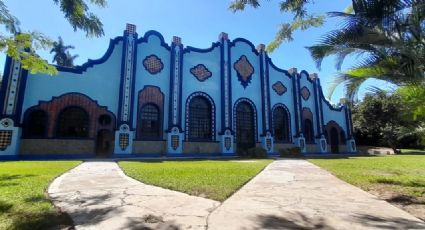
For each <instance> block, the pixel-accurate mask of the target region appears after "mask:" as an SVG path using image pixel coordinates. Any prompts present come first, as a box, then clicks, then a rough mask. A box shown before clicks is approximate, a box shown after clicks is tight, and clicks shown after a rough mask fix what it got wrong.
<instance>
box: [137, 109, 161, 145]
mask: <svg viewBox="0 0 425 230" xmlns="http://www.w3.org/2000/svg"><path fill="white" fill-rule="evenodd" d="M147 106H153V107H154V108H155V109H156V112H157V118H158V119H157V122H158V124H157V127H156V129H157V132H158V135H157V136H156V137H153V136H150V137H149V136H143V134H142V133H143V132H142V129H143V121H142V115H143V109H144V108H146V107H147ZM162 120H163V115H162V113H161V109H160V106H159V105H157V104H156V103H154V102H146V103H144V104H142V105H141V106H140V111H139V113H138V117H137V122H138V123H140V125H138V127H137V128H138V129H139V130H138V131H139V132H138V133H139V137H138V139H140V140H150V141H153V140H162V128H161V127H162Z"/></svg>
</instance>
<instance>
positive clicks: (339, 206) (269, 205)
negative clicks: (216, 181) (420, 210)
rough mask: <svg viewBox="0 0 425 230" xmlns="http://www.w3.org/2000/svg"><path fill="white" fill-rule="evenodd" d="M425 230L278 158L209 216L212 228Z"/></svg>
mask: <svg viewBox="0 0 425 230" xmlns="http://www.w3.org/2000/svg"><path fill="white" fill-rule="evenodd" d="M221 226H226V229H229V230H231V229H297V230H298V229H301V230H303V229H348V230H354V229H425V223H424V222H422V221H420V220H419V219H417V218H415V217H413V216H412V215H410V214H408V213H406V212H404V211H403V210H401V209H398V208H396V207H394V206H392V205H390V204H389V203H387V202H385V201H382V200H379V199H378V198H376V197H375V196H373V195H371V194H369V193H367V192H365V191H363V190H361V189H359V188H357V187H354V186H352V185H350V184H348V183H345V182H343V181H341V180H339V179H338V178H336V177H335V176H333V175H331V174H330V173H328V172H327V171H325V170H323V169H321V168H319V167H317V166H315V165H313V164H311V163H309V162H308V161H305V160H297V159H293V160H292V159H291V160H277V161H275V162H273V163H271V164H270V165H269V166H268V167H267V168H266V169H265V170H264V171H263V172H262V173H260V174H259V175H257V176H256V177H255V178H254V179H252V180H251V181H250V182H249V183H248V184H247V185H246V186H244V187H243V188H242V189H241V190H239V191H238V192H237V193H235V194H234V195H233V196H232V197H230V198H229V199H227V200H226V201H225V202H224V203H223V204H222V205H221V206H220V207H219V208H217V209H216V210H215V211H214V212H213V213H212V214H211V215H210V217H209V228H210V229H222V227H221Z"/></svg>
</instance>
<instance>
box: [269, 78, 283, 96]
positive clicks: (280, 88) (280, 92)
mask: <svg viewBox="0 0 425 230" xmlns="http://www.w3.org/2000/svg"><path fill="white" fill-rule="evenodd" d="M272 89H273V90H274V91H275V92H276V93H277V94H278V95H279V96H282V95H283V94H284V93H285V92H286V87H285V86H284V85H283V83H282V82H280V81H277V82H276V83H274V84H273V85H272Z"/></svg>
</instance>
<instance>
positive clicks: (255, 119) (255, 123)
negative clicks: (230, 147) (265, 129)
mask: <svg viewBox="0 0 425 230" xmlns="http://www.w3.org/2000/svg"><path fill="white" fill-rule="evenodd" d="M242 102H246V103H248V104H249V105H250V106H251V108H252V110H253V112H254V132H255V133H254V136H255V142H258V130H257V129H258V128H257V127H258V125H257V108H256V107H255V104H254V102H252V101H251V100H250V99H248V98H245V97H243V98H239V99H238V100H236V102H235V104H234V105H233V131H235V132H236V114H237V112H236V109H237V108H238V105H239V103H242ZM236 136H237V135H235V136H234V138H233V141H234V142H235V143H237V142H236Z"/></svg>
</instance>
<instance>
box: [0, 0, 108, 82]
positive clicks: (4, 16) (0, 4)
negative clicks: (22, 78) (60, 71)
mask: <svg viewBox="0 0 425 230" xmlns="http://www.w3.org/2000/svg"><path fill="white" fill-rule="evenodd" d="M53 4H55V5H57V6H59V10H60V11H61V12H62V13H63V15H64V17H65V19H66V20H67V21H68V22H69V23H70V25H71V26H72V28H73V29H74V31H77V30H82V31H84V32H85V33H86V36H88V37H100V36H103V35H104V31H103V24H102V22H101V21H100V19H99V18H98V17H97V16H96V15H95V14H93V13H92V12H90V8H89V4H92V5H95V6H98V7H106V5H107V2H106V0H53ZM0 24H2V25H4V26H5V29H6V32H7V33H6V34H1V33H0V51H1V52H4V53H6V54H7V55H8V56H10V57H11V58H13V59H14V60H16V61H19V62H21V64H22V67H23V68H24V69H27V70H30V71H31V72H32V73H37V72H40V73H47V74H50V75H53V74H55V73H56V72H57V70H56V68H55V67H54V66H52V65H49V64H48V63H47V62H46V61H45V60H43V59H41V58H40V57H39V56H38V55H37V52H36V51H37V50H38V49H49V48H51V47H52V46H53V44H54V42H53V41H52V40H51V39H50V38H48V37H46V36H45V35H44V34H42V33H40V32H35V31H21V29H20V22H19V19H18V18H16V17H15V16H14V15H13V14H12V13H11V12H9V9H8V8H7V6H6V4H5V3H4V1H3V0H0Z"/></svg>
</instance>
